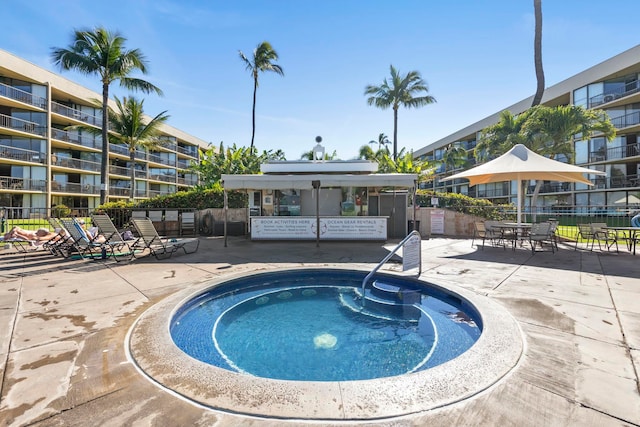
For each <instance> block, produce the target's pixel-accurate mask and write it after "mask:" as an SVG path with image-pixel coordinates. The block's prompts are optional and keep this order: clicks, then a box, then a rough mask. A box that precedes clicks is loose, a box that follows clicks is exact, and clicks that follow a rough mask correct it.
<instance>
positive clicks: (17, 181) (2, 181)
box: [0, 176, 47, 192]
mask: <svg viewBox="0 0 640 427" xmlns="http://www.w3.org/2000/svg"><path fill="white" fill-rule="evenodd" d="M46 189H47V182H46V181H45V180H42V179H27V178H14V177H11V176H0V190H14V191H43V192H44V191H46Z"/></svg>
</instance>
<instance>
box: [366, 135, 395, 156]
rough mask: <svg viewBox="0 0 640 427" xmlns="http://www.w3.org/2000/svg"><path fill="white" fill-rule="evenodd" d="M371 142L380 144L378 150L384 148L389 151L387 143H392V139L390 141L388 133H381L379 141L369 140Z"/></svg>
mask: <svg viewBox="0 0 640 427" xmlns="http://www.w3.org/2000/svg"><path fill="white" fill-rule="evenodd" d="M369 144H378V151H380V150H381V149H382V148H384V149H386V150H387V152H388V151H389V149H388V148H387V145H388V144H391V141H389V138H388V137H387V135H385V134H384V133H380V135H378V140H377V141H374V140H371V141H369Z"/></svg>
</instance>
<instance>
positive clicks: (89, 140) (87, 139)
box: [51, 128, 102, 150]
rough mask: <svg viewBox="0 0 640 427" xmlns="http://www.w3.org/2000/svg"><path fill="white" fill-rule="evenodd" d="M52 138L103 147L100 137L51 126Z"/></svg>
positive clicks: (92, 146)
mask: <svg viewBox="0 0 640 427" xmlns="http://www.w3.org/2000/svg"><path fill="white" fill-rule="evenodd" d="M51 138H53V139H57V140H58V141H63V142H70V143H72V144H76V145H81V146H83V147H88V148H96V149H98V150H100V149H102V142H101V140H100V139H99V138H97V137H95V136H93V135H91V134H86V135H80V134H79V133H78V132H75V131H73V132H68V131H65V130H61V129H56V128H51Z"/></svg>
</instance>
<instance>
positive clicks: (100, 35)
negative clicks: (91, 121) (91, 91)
mask: <svg viewBox="0 0 640 427" xmlns="http://www.w3.org/2000/svg"><path fill="white" fill-rule="evenodd" d="M125 41H126V39H125V38H124V37H122V36H121V35H120V34H119V33H117V32H115V33H112V32H109V31H108V30H106V29H105V28H103V27H97V28H94V29H93V30H76V31H74V35H73V40H72V42H71V44H70V45H69V46H68V47H66V48H53V49H52V52H51V58H52V60H53V62H54V64H56V65H58V66H60V68H61V69H62V70H76V71H79V72H80V73H82V74H87V75H99V76H100V81H101V82H102V133H101V135H102V159H101V165H100V182H101V188H100V204H104V203H105V202H106V201H107V198H108V196H109V192H108V188H109V175H108V165H109V144H108V143H107V141H108V133H109V121H108V120H107V119H108V114H107V112H108V102H109V86H110V85H111V83H113V82H114V81H119V82H120V86H122V87H125V88H127V89H129V90H140V91H142V92H144V93H151V92H155V93H157V94H159V95H162V91H161V90H160V89H159V88H157V87H156V86H154V85H152V84H151V83H149V82H147V81H145V80H142V79H139V78H134V77H130V75H131V73H133V72H134V71H136V70H137V71H140V72H142V73H143V74H146V73H147V65H146V59H145V57H144V55H143V54H142V52H141V51H140V50H138V49H132V50H126V49H125V46H124V44H125Z"/></svg>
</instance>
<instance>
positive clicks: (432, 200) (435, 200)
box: [431, 197, 438, 207]
mask: <svg viewBox="0 0 640 427" xmlns="http://www.w3.org/2000/svg"><path fill="white" fill-rule="evenodd" d="M431 206H433V207H436V206H438V198H437V197H432V198H431Z"/></svg>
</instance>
